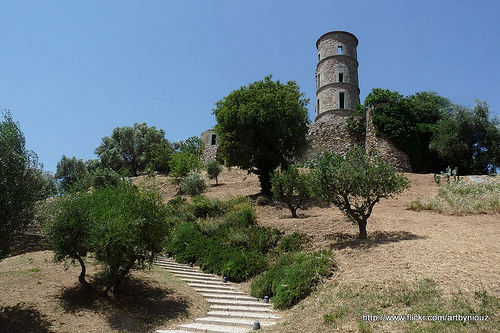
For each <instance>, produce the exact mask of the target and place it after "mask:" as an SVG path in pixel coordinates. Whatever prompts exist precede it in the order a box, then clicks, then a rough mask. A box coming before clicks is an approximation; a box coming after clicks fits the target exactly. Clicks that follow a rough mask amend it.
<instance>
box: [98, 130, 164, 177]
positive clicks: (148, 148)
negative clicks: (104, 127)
mask: <svg viewBox="0 0 500 333" xmlns="http://www.w3.org/2000/svg"><path fill="white" fill-rule="evenodd" d="M164 136H165V132H164V131H163V130H158V129H156V127H154V126H151V127H148V126H147V124H146V123H135V124H134V126H133V127H130V126H124V127H116V128H115V129H113V133H112V134H111V136H106V137H104V138H102V143H101V145H99V147H97V148H96V149H95V153H96V154H97V155H98V156H99V158H100V159H101V164H102V166H104V167H108V168H111V169H113V170H115V171H121V169H123V168H126V169H128V170H129V172H130V173H131V174H132V175H133V176H137V175H138V172H140V171H143V170H144V169H145V168H146V166H147V165H148V163H149V162H151V158H152V156H151V155H152V154H153V152H154V151H155V150H156V149H157V147H158V145H160V144H162V142H163V140H164Z"/></svg>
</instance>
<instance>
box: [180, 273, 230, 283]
mask: <svg viewBox="0 0 500 333" xmlns="http://www.w3.org/2000/svg"><path fill="white" fill-rule="evenodd" d="M173 274H174V275H175V276H177V277H179V278H181V279H182V278H188V279H200V280H204V281H216V282H217V281H220V282H222V278H218V277H215V276H213V275H209V276H197V275H192V274H186V273H173Z"/></svg>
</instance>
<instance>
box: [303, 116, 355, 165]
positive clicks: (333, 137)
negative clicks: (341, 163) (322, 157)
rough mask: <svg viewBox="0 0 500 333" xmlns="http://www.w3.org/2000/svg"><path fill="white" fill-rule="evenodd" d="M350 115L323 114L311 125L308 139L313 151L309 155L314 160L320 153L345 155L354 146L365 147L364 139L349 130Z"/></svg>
mask: <svg viewBox="0 0 500 333" xmlns="http://www.w3.org/2000/svg"><path fill="white" fill-rule="evenodd" d="M348 117H349V114H347V113H346V114H344V115H339V114H333V113H325V114H323V115H322V116H321V117H320V118H319V119H318V120H317V121H316V122H315V123H312V124H311V125H309V133H308V139H309V142H310V144H311V149H310V151H309V152H308V154H307V157H308V158H312V157H314V156H315V155H317V154H318V153H320V152H323V151H329V152H333V153H336V154H340V155H345V154H346V153H347V151H348V150H349V148H350V147H352V146H355V145H356V146H363V145H364V143H365V142H364V137H363V136H362V135H359V134H356V133H354V132H352V131H349V130H348V129H347V123H346V120H347V118H348Z"/></svg>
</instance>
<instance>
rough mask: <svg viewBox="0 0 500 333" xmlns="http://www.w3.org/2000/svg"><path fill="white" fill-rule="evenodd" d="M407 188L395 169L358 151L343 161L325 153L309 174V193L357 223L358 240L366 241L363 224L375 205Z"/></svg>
mask: <svg viewBox="0 0 500 333" xmlns="http://www.w3.org/2000/svg"><path fill="white" fill-rule="evenodd" d="M409 187H410V182H409V180H408V179H407V178H406V177H405V176H403V175H400V174H396V173H395V172H394V167H392V166H390V165H389V164H387V163H385V162H384V161H383V160H382V159H381V158H380V157H378V156H374V157H370V156H368V155H367V154H365V152H364V151H363V149H362V148H360V147H354V148H351V149H350V150H349V151H348V153H347V155H346V156H345V157H343V156H340V155H336V154H332V153H324V154H323V156H322V157H321V159H320V160H319V165H318V166H317V167H316V168H315V169H313V170H312V171H311V191H312V193H313V194H314V195H315V196H316V197H318V198H319V199H321V200H323V201H325V202H326V203H333V204H334V205H335V206H337V207H338V208H339V209H340V211H342V213H344V214H345V215H346V216H347V217H348V218H349V219H350V220H351V221H353V222H355V223H357V224H358V227H359V238H360V239H366V238H367V233H366V224H367V220H368V218H369V217H370V215H371V213H372V210H373V207H374V206H375V204H376V203H377V202H379V201H380V199H382V198H389V197H392V196H393V195H395V194H399V193H402V192H403V191H404V190H405V189H407V188H409Z"/></svg>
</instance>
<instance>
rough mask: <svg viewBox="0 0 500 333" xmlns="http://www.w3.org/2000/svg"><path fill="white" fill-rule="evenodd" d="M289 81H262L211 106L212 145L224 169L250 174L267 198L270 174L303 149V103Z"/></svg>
mask: <svg viewBox="0 0 500 333" xmlns="http://www.w3.org/2000/svg"><path fill="white" fill-rule="evenodd" d="M303 96H304V94H303V93H301V92H300V89H299V86H298V85H297V83H296V82H294V81H289V82H287V83H286V84H282V83H281V82H280V81H279V80H277V81H273V80H272V76H271V75H270V76H266V77H265V78H264V80H262V81H256V82H254V83H251V84H249V85H248V86H244V87H241V88H240V89H238V90H235V91H233V92H231V93H230V94H229V95H227V96H226V97H224V98H223V99H222V100H220V101H218V102H217V103H216V107H215V109H214V110H213V114H214V115H215V117H216V120H217V124H216V125H215V131H216V133H217V135H218V145H219V148H220V151H221V154H222V156H223V158H224V159H225V160H226V163H227V164H228V165H229V166H239V167H241V168H244V169H248V170H250V169H253V168H255V169H256V173H257V175H258V176H259V180H260V185H261V191H262V193H264V194H270V193H271V173H272V172H273V170H274V169H276V168H277V167H278V166H279V165H282V166H284V167H286V166H287V165H288V164H290V162H291V161H292V160H293V159H294V158H297V157H299V156H301V155H302V154H303V153H304V152H305V150H306V148H307V139H306V136H307V131H308V126H307V125H308V124H309V122H310V121H309V116H308V110H307V108H306V106H307V104H308V102H309V100H308V99H306V98H304V97H303Z"/></svg>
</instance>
